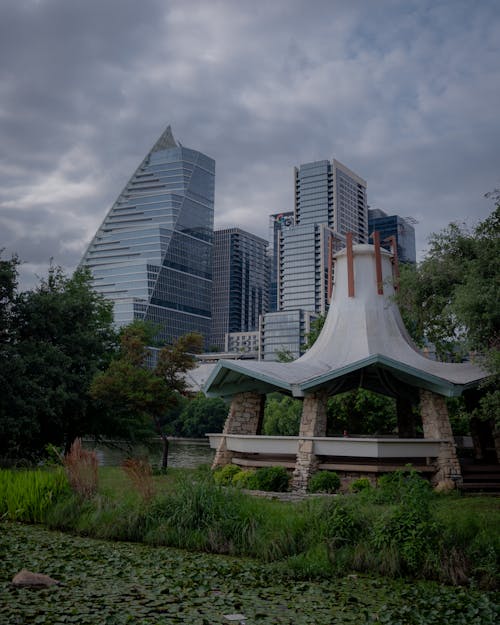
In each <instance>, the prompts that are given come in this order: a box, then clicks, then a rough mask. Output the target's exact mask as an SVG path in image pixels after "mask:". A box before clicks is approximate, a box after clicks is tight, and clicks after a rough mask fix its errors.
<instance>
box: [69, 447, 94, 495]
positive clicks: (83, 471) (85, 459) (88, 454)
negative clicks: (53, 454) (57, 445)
mask: <svg viewBox="0 0 500 625" xmlns="http://www.w3.org/2000/svg"><path fill="white" fill-rule="evenodd" d="M63 464H64V468H65V470H66V474H67V476H68V480H69V484H70V486H71V488H72V489H73V491H74V492H75V493H77V495H79V497H81V498H82V499H91V498H92V497H93V496H94V495H95V494H96V492H97V486H98V481H99V474H98V466H99V463H98V461H97V454H96V452H95V451H89V450H88V449H84V448H83V446H82V441H81V439H80V438H76V439H75V440H74V442H73V444H72V445H71V448H70V450H69V453H67V454H66V455H65V456H64V460H63Z"/></svg>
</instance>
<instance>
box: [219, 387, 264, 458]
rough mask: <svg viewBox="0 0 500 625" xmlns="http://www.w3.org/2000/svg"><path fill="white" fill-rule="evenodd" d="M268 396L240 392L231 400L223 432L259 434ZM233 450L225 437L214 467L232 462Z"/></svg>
mask: <svg viewBox="0 0 500 625" xmlns="http://www.w3.org/2000/svg"><path fill="white" fill-rule="evenodd" d="M265 400H266V397H265V395H260V394H259V393H238V394H237V395H235V396H234V397H233V399H232V401H231V407H230V408H229V414H228V415H227V418H226V423H225V424H224V429H223V431H222V433H223V434H258V433H259V431H260V428H261V426H262V418H263V415H264V404H265ZM232 459H233V452H232V451H230V450H229V449H228V448H227V445H226V439H225V438H223V439H222V440H221V442H220V444H219V447H218V449H217V451H216V452H215V458H214V461H213V463H212V469H216V468H217V467H223V466H224V465H226V464H230V463H231V461H232Z"/></svg>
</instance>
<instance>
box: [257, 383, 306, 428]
mask: <svg viewBox="0 0 500 625" xmlns="http://www.w3.org/2000/svg"><path fill="white" fill-rule="evenodd" d="M301 415H302V402H301V401H300V400H298V399H294V398H293V397H288V396H287V395H281V394H280V393H271V394H270V395H268V397H267V400H266V406H265V409H264V420H263V423H262V433H263V434H265V435H266V436H297V434H298V433H299V427H300V418H301Z"/></svg>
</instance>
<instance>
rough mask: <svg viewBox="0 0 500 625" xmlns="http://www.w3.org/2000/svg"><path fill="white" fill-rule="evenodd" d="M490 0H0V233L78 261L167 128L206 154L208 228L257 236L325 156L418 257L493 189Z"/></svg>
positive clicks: (497, 120)
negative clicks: (210, 201) (353, 179)
mask: <svg viewBox="0 0 500 625" xmlns="http://www.w3.org/2000/svg"><path fill="white" fill-rule="evenodd" d="M499 110H500V2H498V0H476V1H472V0H442V1H441V0H329V1H327V0H252V2H248V0H244V1H243V0H140V1H139V0H0V249H1V248H4V251H3V258H4V259H5V258H9V257H10V256H11V254H17V256H18V257H19V259H20V260H21V261H22V265H21V267H20V288H21V289H29V288H33V286H35V285H36V284H37V283H38V281H39V279H40V278H41V277H43V276H45V275H46V273H47V269H48V266H49V263H50V262H51V259H52V262H53V263H55V264H57V265H60V266H62V267H63V268H64V270H65V271H66V272H67V273H71V272H72V271H73V270H74V268H75V267H76V265H77V264H78V262H79V261H80V259H81V257H82V255H83V253H84V251H85V249H86V247H87V245H88V243H89V242H90V240H91V238H92V237H93V235H94V233H95V231H96V230H97V228H98V226H99V225H100V223H101V222H102V220H103V219H104V217H105V215H106V213H107V212H108V210H109V209H110V207H111V205H112V204H113V202H114V201H115V199H116V198H117V196H118V195H119V194H120V192H121V190H122V189H123V187H124V185H125V184H126V182H127V180H128V179H129V178H130V176H131V175H132V173H133V172H134V170H135V169H136V167H137V166H138V165H139V163H140V162H141V161H142V159H143V158H144V156H145V154H146V153H147V152H148V151H149V150H150V148H151V147H152V146H153V144H154V143H155V142H156V140H157V138H158V137H159V136H160V135H161V133H162V132H163V130H164V129H165V128H166V126H167V125H169V124H170V125H171V126H172V131H173V134H174V136H175V138H176V139H177V140H180V141H181V143H182V144H183V145H185V146H187V147H190V148H193V149H196V150H199V151H200V152H203V153H205V154H207V155H209V156H211V157H212V158H214V159H215V161H216V182H215V227H216V228H226V227H233V226H238V227H240V228H243V229H245V230H248V231H250V232H253V233H254V234H257V235H259V236H262V237H264V238H268V225H269V215H270V214H271V213H276V212H280V211H284V210H291V209H293V167H294V166H298V165H299V164H300V163H306V162H310V161H315V160H322V159H332V158H336V159H337V160H339V161H341V162H342V163H344V164H345V165H347V166H348V167H349V168H350V169H352V170H353V171H355V172H356V173H357V174H359V175H360V176H361V177H363V178H364V179H365V180H366V181H367V183H368V192H367V195H368V203H369V205H370V206H371V207H372V208H381V209H383V210H385V211H386V212H387V213H389V214H399V215H401V216H403V217H406V216H411V217H413V218H414V219H415V220H416V221H417V222H418V223H417V224H416V225H415V228H416V244H417V255H418V257H419V258H420V259H422V258H423V257H424V254H425V249H426V246H427V241H428V237H429V235H430V234H431V233H433V232H437V231H439V230H441V229H443V228H444V227H446V225H447V224H448V223H450V222H452V221H455V222H465V223H466V224H467V225H468V226H473V225H474V224H475V223H477V222H478V221H480V220H482V219H484V218H485V217H487V215H488V214H489V213H490V212H491V211H492V209H493V204H492V201H491V199H490V200H488V199H486V198H485V197H484V194H485V193H487V192H488V191H491V190H493V189H494V188H496V187H499V186H500V115H499Z"/></svg>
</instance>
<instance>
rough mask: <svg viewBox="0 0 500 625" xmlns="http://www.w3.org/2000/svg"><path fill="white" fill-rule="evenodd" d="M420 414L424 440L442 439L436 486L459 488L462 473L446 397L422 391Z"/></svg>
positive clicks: (434, 479)
mask: <svg viewBox="0 0 500 625" xmlns="http://www.w3.org/2000/svg"><path fill="white" fill-rule="evenodd" d="M420 413H421V415H422V425H423V429H424V438H430V439H436V438H437V439H440V440H441V441H442V442H441V448H440V451H439V456H438V459H437V467H438V468H437V471H436V473H435V475H434V477H433V479H432V482H433V484H434V485H435V486H437V485H441V486H442V487H451V485H452V484H454V485H455V486H458V483H459V482H461V480H462V471H461V469H460V463H459V462H458V458H457V452H456V446H455V441H454V439H453V432H452V429H451V424H450V419H449V417H448V408H447V407H446V402H445V400H444V397H442V396H441V395H436V393H433V392H431V391H427V390H424V389H420Z"/></svg>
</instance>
